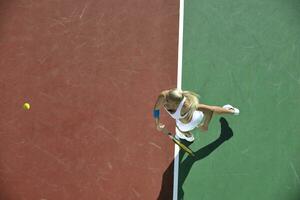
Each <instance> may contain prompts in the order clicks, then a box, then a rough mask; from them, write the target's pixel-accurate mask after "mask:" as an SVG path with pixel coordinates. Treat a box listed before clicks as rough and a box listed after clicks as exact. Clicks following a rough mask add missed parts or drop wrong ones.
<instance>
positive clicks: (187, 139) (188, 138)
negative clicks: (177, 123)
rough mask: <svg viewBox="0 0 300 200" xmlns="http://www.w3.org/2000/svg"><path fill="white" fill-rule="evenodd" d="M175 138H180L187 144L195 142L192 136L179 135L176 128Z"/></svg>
mask: <svg viewBox="0 0 300 200" xmlns="http://www.w3.org/2000/svg"><path fill="white" fill-rule="evenodd" d="M175 138H177V139H178V138H180V139H182V140H186V141H188V142H193V141H194V140H195V138H194V136H193V134H192V135H191V136H190V137H187V136H185V135H184V134H183V133H181V132H180V131H179V130H178V129H177V128H176V134H175Z"/></svg>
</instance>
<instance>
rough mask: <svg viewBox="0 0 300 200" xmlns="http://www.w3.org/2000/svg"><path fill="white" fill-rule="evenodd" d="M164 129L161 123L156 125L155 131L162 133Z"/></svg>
mask: <svg viewBox="0 0 300 200" xmlns="http://www.w3.org/2000/svg"><path fill="white" fill-rule="evenodd" d="M164 128H165V125H164V124H162V123H160V122H159V123H158V124H156V129H157V130H158V131H162V130H164Z"/></svg>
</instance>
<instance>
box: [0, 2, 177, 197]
mask: <svg viewBox="0 0 300 200" xmlns="http://www.w3.org/2000/svg"><path fill="white" fill-rule="evenodd" d="M178 7H179V2H178V1H173V0H163V1H162V0H152V1H146V0H142V1H141V0H130V1H124V0H113V1H109V0H100V1H98V0H90V1H88V0H87V1H80V0H73V1H68V0H45V1H37V0H30V1H27V0H26V1H25V0H23V1H22V0H13V1H5V2H4V1H2V2H1V3H0V19H1V20H0V55H1V63H0V69H1V73H0V92H1V98H0V105H1V112H0V135H1V140H0V199H1V200H64V199H66V200H68V199H72V200H91V199H99V200H121V199H122V200H123V199H124V200H131V199H132V200H134V199H143V200H153V199H157V197H158V196H159V195H160V199H164V200H168V199H172V176H171V175H172V167H169V165H170V163H171V162H172V160H173V144H172V142H170V140H169V139H168V138H167V137H166V136H164V135H162V133H159V132H157V131H156V129H155V124H154V120H153V118H152V108H153V105H154V103H155V100H156V97H157V95H158V93H159V92H160V91H161V90H163V89H165V88H171V87H176V68H177V41H178V10H179V8H178ZM24 102H29V103H30V104H31V109H30V110H29V111H25V110H23V109H22V105H23V103H24ZM162 121H163V122H165V123H166V124H168V125H169V126H170V127H172V122H171V123H170V121H168V120H167V117H166V115H165V114H163V116H162ZM168 167H169V168H168ZM164 173H165V174H164ZM163 175H165V176H164V177H163ZM163 178H164V179H163ZM162 183H163V184H164V185H163V187H162ZM161 187H162V188H163V190H162V191H161Z"/></svg>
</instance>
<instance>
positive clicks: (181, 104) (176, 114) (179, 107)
mask: <svg viewBox="0 0 300 200" xmlns="http://www.w3.org/2000/svg"><path fill="white" fill-rule="evenodd" d="M185 100H186V97H183V99H182V101H181V102H180V104H179V106H178V107H177V109H176V111H175V112H174V113H170V112H169V111H168V109H167V108H166V107H165V109H166V111H167V113H169V114H170V115H171V117H172V118H174V119H177V120H178V119H182V118H185V117H186V116H187V115H188V112H187V113H186V114H185V115H184V116H181V114H180V113H181V109H182V107H183V105H184V102H185Z"/></svg>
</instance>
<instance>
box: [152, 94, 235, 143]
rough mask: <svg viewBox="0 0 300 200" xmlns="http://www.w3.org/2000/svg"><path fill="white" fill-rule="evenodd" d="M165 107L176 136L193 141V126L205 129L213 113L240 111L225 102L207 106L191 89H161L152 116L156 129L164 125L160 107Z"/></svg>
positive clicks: (161, 128) (162, 127) (159, 129)
mask: <svg viewBox="0 0 300 200" xmlns="http://www.w3.org/2000/svg"><path fill="white" fill-rule="evenodd" d="M162 107H163V108H165V110H166V111H167V113H169V114H170V116H171V117H172V118H174V119H175V121H176V127H177V129H176V135H175V136H176V137H177V138H180V139H184V140H187V141H189V142H193V141H194V136H193V134H192V133H191V131H192V130H194V129H195V128H199V129H200V130H201V131H207V130H208V125H209V122H210V120H211V118H212V116H213V114H214V113H215V114H234V115H238V114H239V113H240V111H239V109H237V108H235V107H233V106H231V105H229V104H227V105H224V106H223V107H219V106H209V105H205V104H202V103H200V102H199V95H198V94H196V93H194V92H191V91H181V90H179V89H170V90H165V91H162V92H161V93H160V94H159V96H158V98H157V101H156V103H155V106H154V110H153V116H154V118H155V124H156V128H157V130H158V131H162V130H163V129H164V128H165V125H164V124H163V123H161V122H160V118H159V116H160V109H161V108H162Z"/></svg>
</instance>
